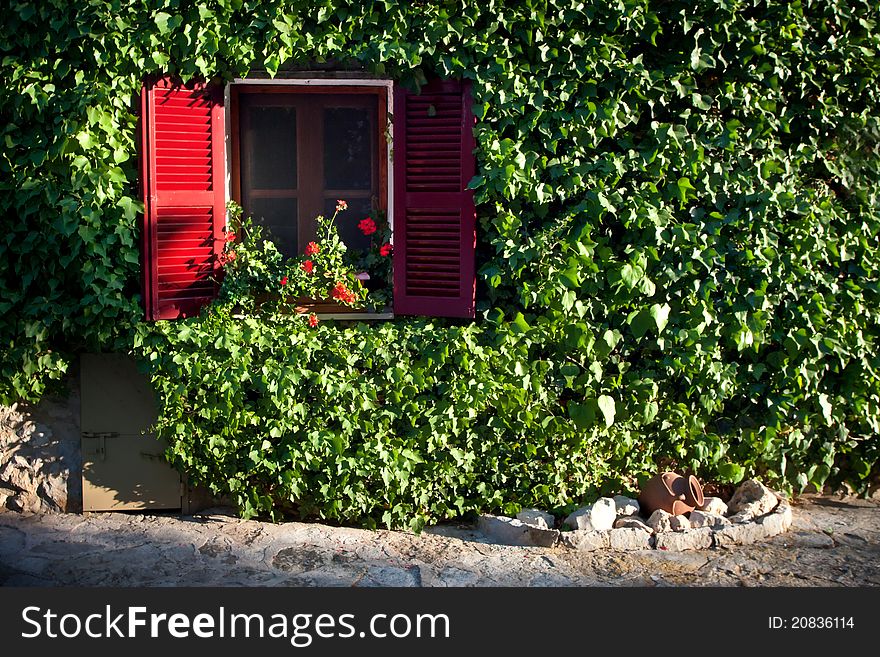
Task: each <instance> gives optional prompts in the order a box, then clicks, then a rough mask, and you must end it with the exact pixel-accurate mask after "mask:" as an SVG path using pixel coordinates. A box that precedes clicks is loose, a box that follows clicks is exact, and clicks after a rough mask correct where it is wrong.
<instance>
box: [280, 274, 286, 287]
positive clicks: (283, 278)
mask: <svg viewBox="0 0 880 657" xmlns="http://www.w3.org/2000/svg"><path fill="white" fill-rule="evenodd" d="M281 284H282V285H287V276H282V277H281Z"/></svg>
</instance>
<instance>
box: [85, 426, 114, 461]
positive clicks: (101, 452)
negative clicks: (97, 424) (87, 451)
mask: <svg viewBox="0 0 880 657" xmlns="http://www.w3.org/2000/svg"><path fill="white" fill-rule="evenodd" d="M118 436H119V432H117V431H83V432H82V437H83V438H91V439H93V440H98V441H100V442H99V443H98V446H97V447H96V448H95V454H97V455H98V458H100V459H101V460H102V461H103V460H105V459H106V458H107V439H108V438H116V437H118Z"/></svg>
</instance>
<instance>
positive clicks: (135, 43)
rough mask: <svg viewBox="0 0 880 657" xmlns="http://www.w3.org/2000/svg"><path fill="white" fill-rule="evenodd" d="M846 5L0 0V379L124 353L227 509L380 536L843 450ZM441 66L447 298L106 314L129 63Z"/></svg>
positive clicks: (861, 410)
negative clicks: (473, 264) (395, 309)
mask: <svg viewBox="0 0 880 657" xmlns="http://www.w3.org/2000/svg"><path fill="white" fill-rule="evenodd" d="M878 18H880V11H878V8H877V7H876V3H872V2H868V1H867V0H859V1H856V2H845V1H843V0H827V1H824V2H817V1H813V0H802V1H800V2H790V3H769V2H764V1H760V0H742V1H730V0H699V1H697V2H690V1H689V2H684V1H683V0H665V1H660V0H620V2H617V3H605V2H602V3H598V2H597V3H572V2H568V1H564V0H550V1H547V2H543V1H542V2H538V1H537V0H526V1H524V2H517V3H491V2H490V3H489V4H488V5H487V4H486V3H471V2H467V3H460V5H459V4H455V5H453V4H452V3H397V2H393V1H389V2H379V3H360V2H352V1H351V0H328V1H326V2H320V3H312V2H309V3H306V2H302V1H299V0H297V1H288V0H284V1H282V0H270V1H268V2H267V1H265V0H260V1H259V2H257V1H256V0H251V1H243V0H213V1H211V2H205V3H199V4H198V5H195V4H192V5H190V4H189V3H182V2H179V0H164V1H163V2H158V3H144V2H142V1H140V0H111V1H108V2H104V3H102V2H86V1H85V0H82V1H77V2H69V1H68V0H64V1H62V0H49V1H47V2H43V3H39V4H36V3H22V2H17V3H16V2H13V4H12V6H11V7H10V8H9V9H8V10H7V12H6V16H5V20H4V22H3V25H2V26H0V50H2V60H0V67H2V73H3V79H4V87H3V89H2V90H0V109H2V112H3V116H4V117H5V126H4V127H3V142H2V143H3V146H2V148H3V151H2V157H0V171H2V177H0V189H2V195H0V217H2V219H0V221H2V224H3V230H2V232H0V370H2V379H0V380H2V389H0V395H2V396H3V397H4V398H5V399H7V400H10V399H16V398H20V397H26V398H31V399H33V398H37V397H39V395H40V394H41V393H42V391H43V390H44V387H45V385H46V384H47V383H49V382H51V381H52V380H57V379H58V378H60V376H61V373H62V372H63V370H64V368H65V367H66V364H67V361H68V358H69V357H70V354H73V353H75V352H76V351H77V350H80V349H83V348H97V347H98V346H105V345H114V346H115V348H118V349H127V348H132V347H133V346H134V347H135V349H136V352H137V353H138V354H140V355H142V357H143V358H144V360H145V362H147V363H149V365H150V368H151V371H152V376H153V380H154V382H155V384H156V386H157V389H158V390H159V392H160V395H161V400H162V404H163V419H162V424H161V427H160V429H161V433H162V434H163V435H164V436H166V437H167V438H168V439H169V440H170V441H171V454H172V456H173V457H174V459H175V460H176V461H177V462H178V463H179V464H180V465H181V466H182V467H184V468H186V469H187V470H188V471H190V472H191V473H193V475H194V476H195V477H196V478H198V479H200V480H201V481H203V482H205V483H208V484H209V485H211V486H213V487H214V489H215V490H218V491H226V492H232V493H233V494H235V495H238V496H239V497H240V499H241V501H242V505H243V509H244V511H245V512H246V513H264V512H275V513H278V512H281V511H286V510H296V511H298V512H300V513H302V514H304V515H320V516H323V517H327V518H338V519H344V520H348V521H353V520H358V521H367V522H369V521H371V520H379V521H382V520H384V521H385V522H386V523H388V524H392V525H400V524H410V523H412V524H414V525H416V526H417V525H418V524H419V523H421V522H425V521H429V520H435V519H437V518H442V517H448V516H449V515H454V514H458V513H462V512H466V511H469V510H473V509H484V510H491V509H503V510H513V509H515V508H516V507H518V506H519V505H521V504H523V505H525V504H535V505H541V506H549V507H563V506H565V505H568V504H572V503H574V502H576V501H577V500H578V499H579V498H581V497H583V496H587V495H590V494H593V493H595V492H596V491H598V490H611V489H616V488H619V487H627V486H629V487H633V486H635V485H636V482H637V479H638V478H639V477H640V476H643V475H645V474H647V473H649V472H651V471H653V470H655V469H656V468H657V467H660V466H674V467H680V468H692V469H693V470H694V471H695V472H696V473H697V474H698V475H699V476H701V477H703V478H705V479H715V480H720V481H731V482H734V481H738V480H740V479H741V478H742V477H745V476H748V475H751V474H759V475H761V476H764V477H765V478H767V479H768V480H769V481H771V482H773V483H774V484H775V485H778V486H791V487H794V488H796V489H797V488H801V487H803V486H805V485H807V484H809V483H812V484H815V485H822V484H823V483H824V482H839V481H848V482H849V483H850V484H852V485H853V486H855V487H856V488H858V489H862V490H863V489H864V488H865V486H866V482H867V481H868V480H869V478H870V477H871V474H872V473H875V472H876V470H877V462H878V449H880V447H878V440H877V433H878V430H880V377H878V375H877V372H878V370H880V356H878V323H880V303H878V270H880V262H878V254H880V251H878V235H880V203H878V195H877V189H878V182H880V154H878V143H880V119H878V117H880V102H878V89H880V84H878V70H880V63H878V56H877V53H878V48H880V32H878V30H877V21H878ZM284 68H300V69H314V68H337V69H348V70H361V69H363V70H366V71H368V72H372V73H375V74H379V75H384V76H388V77H391V78H394V79H397V80H400V81H401V83H403V84H406V85H408V86H410V87H413V86H415V85H418V84H419V83H420V82H422V81H424V79H425V77H426V76H427V75H428V74H439V75H440V76H443V77H465V78H468V79H470V80H471V81H472V83H473V85H472V86H473V90H474V107H475V113H476V115H477V117H478V124H477V126H476V137H477V143H478V151H477V158H478V175H477V176H476V177H475V178H474V180H473V181H472V183H471V187H472V188H473V189H474V190H475V193H476V195H477V201H478V216H479V218H480V226H479V233H478V235H479V240H478V265H479V267H480V269H479V287H478V301H479V303H480V306H479V310H480V312H479V318H478V320H477V321H476V322H474V323H472V324H468V325H467V326H460V325H458V324H456V323H454V322H440V321H435V322H427V321H424V320H420V319H402V318H400V319H397V320H395V321H393V322H389V323H375V324H369V325H368V324H365V323H361V324H351V325H348V324H336V325H331V323H330V322H326V323H323V322H322V324H321V325H320V326H319V327H318V328H317V330H313V329H310V328H309V327H307V326H305V325H304V323H303V322H302V321H296V320H297V319H298V318H295V317H280V316H271V317H261V318H255V317H250V318H247V319H235V318H233V317H232V316H230V315H229V314H224V313H223V312H218V311H214V312H210V313H206V314H205V315H204V316H203V317H200V318H194V319H189V320H186V321H184V322H180V323H158V324H156V325H149V326H147V325H143V324H140V322H139V320H140V316H141V315H140V310H139V299H138V296H137V290H138V275H139V264H138V261H139V258H138V252H137V243H136V240H137V232H138V231H137V223H138V220H139V215H140V213H141V212H142V206H141V204H140V203H139V201H138V200H137V199H138V191H137V190H138V187H137V168H136V158H135V154H136V149H135V142H136V134H137V130H136V128H137V118H136V116H135V111H136V110H135V108H136V107H137V94H138V90H139V88H140V82H141V80H142V78H143V77H144V76H145V75H147V74H153V73H158V72H170V73H174V74H177V75H180V76H181V77H183V78H185V79H189V78H191V77H195V76H200V77H208V78H212V77H221V78H223V79H226V80H229V79H231V78H233V77H236V76H244V75H247V74H248V73H249V72H252V71H255V70H258V69H263V70H265V71H267V72H268V73H269V74H270V75H275V74H277V73H278V72H279V71H280V70H282V69H284Z"/></svg>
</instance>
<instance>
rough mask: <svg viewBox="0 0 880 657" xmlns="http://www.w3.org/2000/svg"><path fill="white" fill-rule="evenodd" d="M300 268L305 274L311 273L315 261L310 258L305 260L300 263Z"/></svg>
mask: <svg viewBox="0 0 880 657" xmlns="http://www.w3.org/2000/svg"><path fill="white" fill-rule="evenodd" d="M300 268H301V269H302V270H303V271H304V272H305V273H307V274H311V273H312V270H313V269H314V268H315V263H313V262H312V261H311V260H306V261H305V262H304V263H302V264H301V265H300Z"/></svg>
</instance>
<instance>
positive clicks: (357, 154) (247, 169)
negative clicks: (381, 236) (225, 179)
mask: <svg viewBox="0 0 880 657" xmlns="http://www.w3.org/2000/svg"><path fill="white" fill-rule="evenodd" d="M230 103H231V112H230V117H231V124H232V125H231V126H230V130H229V132H230V135H231V146H232V149H231V150H232V196H233V198H235V199H236V200H238V201H239V203H240V204H241V205H242V207H243V208H244V211H245V213H246V214H249V215H251V216H253V217H254V219H255V220H256V221H257V222H259V223H262V224H263V225H265V226H266V227H267V228H268V229H269V231H270V233H271V235H272V236H273V237H274V238H275V239H276V242H277V243H278V245H279V248H280V249H281V250H282V252H284V253H285V254H287V255H295V254H297V253H301V252H302V250H303V249H304V248H305V245H306V244H307V243H308V242H310V241H312V240H315V239H316V238H317V235H316V233H315V222H314V218H315V216H316V215H319V214H323V215H325V216H330V215H332V214H333V211H334V208H335V206H336V200H337V199H345V201H346V202H347V203H348V206H349V209H348V210H347V211H346V212H345V213H344V214H343V215H341V216H340V220H339V222H338V227H339V232H340V236H341V237H342V240H343V241H344V242H345V243H346V245H347V246H348V247H349V248H352V249H364V248H367V247H368V246H369V238H368V237H366V236H364V235H363V234H362V233H361V232H360V231H359V230H358V229H357V222H358V221H359V220H361V219H363V218H365V217H368V216H371V215H372V216H375V214H376V213H377V212H382V213H386V212H387V210H388V203H387V198H388V193H387V169H388V166H387V162H388V150H387V144H386V139H385V132H386V127H387V125H386V124H387V103H388V93H387V87H385V86H375V85H373V86H335V87H330V86H314V85H308V86H306V85H287V84H279V85H274V86H265V85H257V84H237V85H233V86H232V88H231V93H230Z"/></svg>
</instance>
